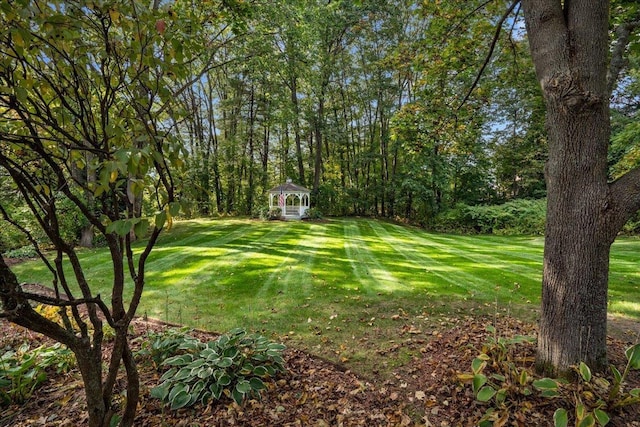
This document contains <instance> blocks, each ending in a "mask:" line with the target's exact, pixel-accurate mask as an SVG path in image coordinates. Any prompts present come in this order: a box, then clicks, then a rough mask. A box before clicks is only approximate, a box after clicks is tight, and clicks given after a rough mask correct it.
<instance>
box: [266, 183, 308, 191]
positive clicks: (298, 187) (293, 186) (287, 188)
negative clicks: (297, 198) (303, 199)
mask: <svg viewBox="0 0 640 427" xmlns="http://www.w3.org/2000/svg"><path fill="white" fill-rule="evenodd" d="M310 192H311V191H309V190H308V189H306V188H304V187H303V186H301V185H296V184H294V183H293V182H291V180H287V182H286V183H284V184H280V185H278V186H276V187H273V188H272V189H271V190H269V193H310Z"/></svg>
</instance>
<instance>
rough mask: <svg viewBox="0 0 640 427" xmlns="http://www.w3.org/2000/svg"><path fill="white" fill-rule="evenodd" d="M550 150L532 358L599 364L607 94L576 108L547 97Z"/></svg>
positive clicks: (607, 240) (605, 252) (605, 249)
mask: <svg viewBox="0 0 640 427" xmlns="http://www.w3.org/2000/svg"><path fill="white" fill-rule="evenodd" d="M547 126H548V132H549V141H550V142H551V141H552V142H553V143H552V144H550V153H549V154H550V155H549V161H548V163H547V169H546V181H547V192H548V195H547V197H548V199H547V204H548V209H547V223H546V231H545V251H544V272H543V283H542V313H541V319H540V336H539V339H538V363H539V366H540V367H541V368H543V369H544V370H546V371H550V372H554V371H555V369H556V368H557V369H560V370H561V371H564V370H566V369H567V368H568V367H569V366H570V365H572V364H576V363H577V362H579V361H584V362H586V363H587V364H588V365H589V366H591V367H593V368H602V367H604V366H605V365H606V333H607V286H608V272H609V249H610V246H611V243H612V242H613V238H614V237H615V233H612V232H611V230H609V229H608V226H607V224H606V223H605V222H604V221H603V215H604V214H605V213H606V212H605V211H606V208H607V197H608V195H607V176H606V165H607V156H606V154H607V153H606V148H607V143H608V137H609V118H608V99H607V100H605V101H602V102H597V103H595V104H592V105H584V106H583V107H582V108H581V110H580V111H574V110H572V109H569V108H567V106H566V105H564V104H563V102H562V101H561V100H558V101H557V102H553V100H551V102H549V103H548V113H547Z"/></svg>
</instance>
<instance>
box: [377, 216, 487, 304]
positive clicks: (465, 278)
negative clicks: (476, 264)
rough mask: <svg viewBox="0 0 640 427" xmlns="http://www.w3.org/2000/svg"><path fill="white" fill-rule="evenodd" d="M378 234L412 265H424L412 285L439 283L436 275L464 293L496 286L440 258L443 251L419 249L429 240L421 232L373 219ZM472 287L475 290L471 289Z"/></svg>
mask: <svg viewBox="0 0 640 427" xmlns="http://www.w3.org/2000/svg"><path fill="white" fill-rule="evenodd" d="M369 225H370V226H371V227H372V228H373V229H374V231H375V232H376V234H377V235H378V236H379V237H380V239H382V240H383V241H385V242H388V243H392V244H390V247H391V248H392V249H393V250H394V251H395V252H396V253H398V254H400V255H401V256H402V257H403V258H405V259H406V260H407V261H410V262H411V263H412V264H415V265H417V266H421V267H422V274H421V275H419V276H417V277H414V278H413V280H412V284H414V285H416V286H420V287H424V285H425V282H426V283H433V284H434V285H437V282H434V281H433V276H436V277H438V278H439V279H440V280H441V281H442V282H446V283H449V284H450V286H449V287H450V288H451V287H453V288H457V289H459V290H461V291H463V293H469V294H474V293H475V292H474V291H478V292H479V293H481V294H482V293H484V292H485V289H486V288H492V287H493V286H494V284H493V283H491V282H489V281H487V280H484V279H481V278H478V277H475V276H473V275H471V274H468V273H466V272H463V271H461V270H458V269H455V268H452V265H451V263H445V262H443V261H440V260H439V259H438V258H440V257H441V256H442V253H443V252H442V251H439V253H436V254H432V255H428V254H426V253H425V252H423V251H421V250H419V249H421V246H424V242H425V239H424V238H422V237H421V236H419V235H418V234H417V233H409V232H408V230H405V229H403V228H402V227H400V228H395V227H397V226H393V225H391V224H385V226H392V227H394V228H393V229H392V231H391V232H389V230H388V229H386V228H385V227H383V226H382V223H376V222H370V224H369ZM396 235H401V236H403V237H405V238H406V239H407V240H409V242H410V243H407V240H405V239H398V238H397V237H396ZM471 288H472V289H471ZM451 293H452V294H459V292H455V291H454V292H451Z"/></svg>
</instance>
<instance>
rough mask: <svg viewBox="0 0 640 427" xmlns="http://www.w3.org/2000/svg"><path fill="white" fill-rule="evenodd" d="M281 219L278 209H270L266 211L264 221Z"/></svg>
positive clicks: (280, 211) (280, 212) (280, 210)
mask: <svg viewBox="0 0 640 427" xmlns="http://www.w3.org/2000/svg"><path fill="white" fill-rule="evenodd" d="M281 218H282V209H280V208H271V209H269V210H268V211H267V216H266V218H265V219H267V220H274V219H281Z"/></svg>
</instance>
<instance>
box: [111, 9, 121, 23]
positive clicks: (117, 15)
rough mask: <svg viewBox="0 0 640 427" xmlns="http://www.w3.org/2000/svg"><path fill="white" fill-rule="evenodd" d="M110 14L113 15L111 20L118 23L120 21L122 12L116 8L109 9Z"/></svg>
mask: <svg viewBox="0 0 640 427" xmlns="http://www.w3.org/2000/svg"><path fill="white" fill-rule="evenodd" d="M109 16H110V17H111V21H112V22H114V23H116V24H117V23H118V22H119V21H120V12H118V11H117V10H115V9H109Z"/></svg>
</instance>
